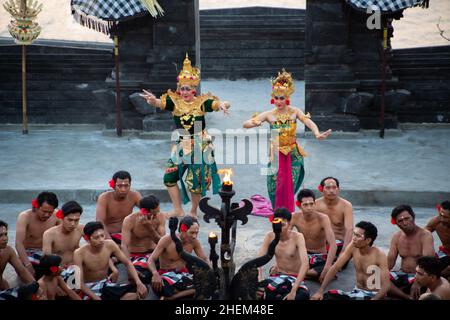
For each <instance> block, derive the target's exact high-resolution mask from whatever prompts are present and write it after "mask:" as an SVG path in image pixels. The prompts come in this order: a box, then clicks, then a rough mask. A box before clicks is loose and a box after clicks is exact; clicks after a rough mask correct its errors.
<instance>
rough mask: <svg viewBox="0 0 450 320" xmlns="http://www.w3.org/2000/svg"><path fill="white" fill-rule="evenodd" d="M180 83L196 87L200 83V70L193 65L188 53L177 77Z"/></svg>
mask: <svg viewBox="0 0 450 320" xmlns="http://www.w3.org/2000/svg"><path fill="white" fill-rule="evenodd" d="M177 80H178V85H180V86H181V85H188V86H193V87H196V86H198V84H199V83H200V70H199V69H198V68H196V67H193V66H192V65H191V60H189V57H188V54H187V53H186V58H185V59H184V62H183V69H182V70H181V72H180V74H179V75H178V77H177Z"/></svg>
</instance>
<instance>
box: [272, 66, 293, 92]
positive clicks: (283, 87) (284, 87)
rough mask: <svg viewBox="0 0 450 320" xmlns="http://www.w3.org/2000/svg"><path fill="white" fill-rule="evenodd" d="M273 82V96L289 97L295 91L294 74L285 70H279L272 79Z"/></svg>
mask: <svg viewBox="0 0 450 320" xmlns="http://www.w3.org/2000/svg"><path fill="white" fill-rule="evenodd" d="M271 82H272V97H274V96H285V97H289V96H290V95H291V94H293V93H294V91H295V89H294V80H293V79H292V74H291V73H289V72H287V71H286V70H284V68H283V69H282V70H281V73H280V72H278V76H277V77H276V78H273V79H272V80H271Z"/></svg>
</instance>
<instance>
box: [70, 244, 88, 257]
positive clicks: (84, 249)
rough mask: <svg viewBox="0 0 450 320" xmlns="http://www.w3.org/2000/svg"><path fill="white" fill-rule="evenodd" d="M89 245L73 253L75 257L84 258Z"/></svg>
mask: <svg viewBox="0 0 450 320" xmlns="http://www.w3.org/2000/svg"><path fill="white" fill-rule="evenodd" d="M86 248H87V245H84V246H81V247H79V248H78V249H75V251H74V252H73V254H74V256H80V257H82V256H83V254H84V252H85V251H86V250H87V249H86Z"/></svg>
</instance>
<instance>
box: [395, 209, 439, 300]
mask: <svg viewBox="0 0 450 320" xmlns="http://www.w3.org/2000/svg"><path fill="white" fill-rule="evenodd" d="M391 223H394V224H396V225H397V226H398V227H399V228H400V231H398V232H397V233H395V234H394V235H393V237H392V239H391V246H390V248H389V253H388V266H389V270H391V273H390V278H391V287H390V290H389V294H390V295H392V296H396V297H399V298H402V299H418V298H419V295H420V285H419V284H417V283H416V282H415V281H414V280H415V274H416V267H417V261H416V260H417V258H419V257H421V256H433V255H434V254H435V252H434V243H433V235H432V234H431V232H430V231H428V230H426V229H422V228H421V227H419V226H418V225H416V222H415V214H414V211H413V209H412V208H411V207H410V206H409V205H400V206H397V207H395V208H394V209H393V210H392V213H391ZM398 255H400V257H401V266H400V270H398V271H394V270H393V268H394V267H395V263H396V261H397V257H398Z"/></svg>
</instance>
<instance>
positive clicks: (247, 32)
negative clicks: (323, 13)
mask: <svg viewBox="0 0 450 320" xmlns="http://www.w3.org/2000/svg"><path fill="white" fill-rule="evenodd" d="M211 37H212V38H216V37H219V39H220V38H222V37H224V38H225V39H229V38H230V37H233V39H246V38H249V39H266V40H268V37H279V38H280V39H298V40H303V41H304V39H305V29H304V28H289V27H287V28H273V29H272V28H258V27H257V26H255V27H252V28H224V27H222V28H217V29H204V30H200V38H201V39H202V41H205V40H207V39H209V38H211Z"/></svg>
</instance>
